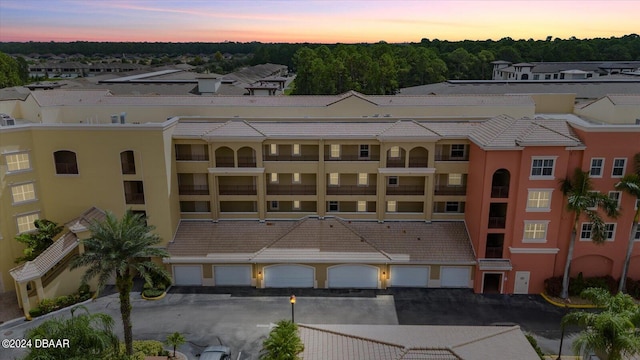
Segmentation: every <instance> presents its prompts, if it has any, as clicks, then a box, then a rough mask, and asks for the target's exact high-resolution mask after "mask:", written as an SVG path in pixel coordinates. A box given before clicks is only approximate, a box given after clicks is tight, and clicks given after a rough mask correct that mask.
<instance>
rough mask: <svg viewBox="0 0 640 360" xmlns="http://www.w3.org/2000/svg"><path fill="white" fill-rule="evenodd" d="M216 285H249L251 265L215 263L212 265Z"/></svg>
mask: <svg viewBox="0 0 640 360" xmlns="http://www.w3.org/2000/svg"><path fill="white" fill-rule="evenodd" d="M213 274H214V279H215V285H216V286H250V285H251V266H249V265H217V266H214V267H213Z"/></svg>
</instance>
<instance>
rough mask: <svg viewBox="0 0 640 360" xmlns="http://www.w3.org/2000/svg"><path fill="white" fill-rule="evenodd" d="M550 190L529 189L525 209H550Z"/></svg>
mask: <svg viewBox="0 0 640 360" xmlns="http://www.w3.org/2000/svg"><path fill="white" fill-rule="evenodd" d="M551 192H552V190H537V189H536V190H531V189H530V190H529V195H528V196H527V211H548V210H550V209H551Z"/></svg>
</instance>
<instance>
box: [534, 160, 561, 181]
mask: <svg viewBox="0 0 640 360" xmlns="http://www.w3.org/2000/svg"><path fill="white" fill-rule="evenodd" d="M554 165H555V158H533V159H531V178H534V179H536V178H537V179H552V178H553V169H554Z"/></svg>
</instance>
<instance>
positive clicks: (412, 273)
mask: <svg viewBox="0 0 640 360" xmlns="http://www.w3.org/2000/svg"><path fill="white" fill-rule="evenodd" d="M389 271H390V272H391V274H390V276H391V279H390V280H391V284H390V285H391V286H400V287H428V286H429V267H428V266H397V265H391V269H389Z"/></svg>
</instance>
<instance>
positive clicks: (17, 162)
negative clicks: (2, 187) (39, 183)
mask: <svg viewBox="0 0 640 360" xmlns="http://www.w3.org/2000/svg"><path fill="white" fill-rule="evenodd" d="M4 158H5V161H6V162H7V171H8V172H13V171H23V170H29V169H31V162H30V161H29V153H26V152H22V153H16V154H6V155H5V156H4Z"/></svg>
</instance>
